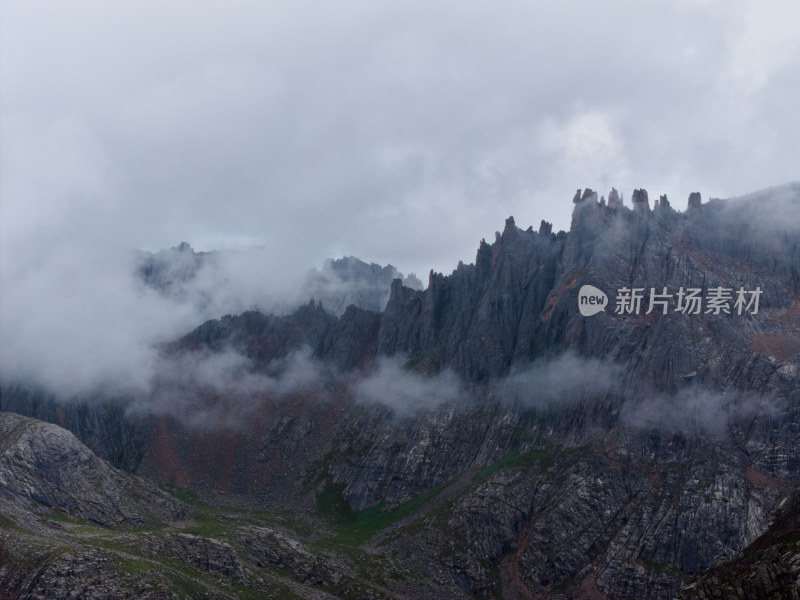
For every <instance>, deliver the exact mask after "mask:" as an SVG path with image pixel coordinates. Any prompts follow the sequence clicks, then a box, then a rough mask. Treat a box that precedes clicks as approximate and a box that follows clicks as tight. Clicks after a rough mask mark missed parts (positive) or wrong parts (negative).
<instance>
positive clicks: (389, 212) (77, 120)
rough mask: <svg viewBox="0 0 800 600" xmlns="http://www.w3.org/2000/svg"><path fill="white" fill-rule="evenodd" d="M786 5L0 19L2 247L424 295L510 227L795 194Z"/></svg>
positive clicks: (102, 13) (120, 10)
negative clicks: (427, 283) (185, 262)
mask: <svg viewBox="0 0 800 600" xmlns="http://www.w3.org/2000/svg"><path fill="white" fill-rule="evenodd" d="M798 22H800V5H798V3H797V2H795V1H793V0H787V1H783V2H780V1H766V2H765V1H758V2H743V1H738V2H737V1H733V2H731V1H728V0H725V1H713V0H710V1H688V0H683V1H679V2H670V3H664V2H642V1H635V2H634V1H629V2H620V1H611V2H602V3H599V2H560V3H553V2H550V3H544V2H532V1H529V0H526V1H524V2H509V1H505V2H494V3H488V2H482V3H478V2H463V1H459V2H439V3H430V2H414V1H410V2H408V1H404V2H379V3H376V2H347V1H346V2H337V3H328V2H319V1H316V2H310V1H306V2H293V3H291V4H289V3H276V2H263V1H258V2H242V1H233V2H226V3H224V4H219V3H210V2H199V3H198V2H150V1H144V2H135V3H134V2H107V1H104V0H103V1H99V0H98V1H67V2H49V1H48V2H43V1H37V0H33V1H26V2H5V3H4V4H3V14H2V27H3V30H2V44H3V46H2V80H1V83H2V174H3V177H2V213H3V214H2V216H3V224H2V230H1V232H2V235H3V239H4V241H5V240H9V241H12V242H13V241H15V239H16V238H17V236H24V237H28V236H30V235H31V234H32V233H33V232H40V234H41V233H45V232H46V233H49V234H50V235H54V236H56V237H58V236H60V235H64V234H74V235H92V234H94V233H95V230H96V229H102V230H103V232H105V233H103V232H101V233H100V235H101V237H104V236H106V235H107V233H108V232H109V231H111V232H113V234H112V235H110V236H108V237H110V238H111V239H112V240H116V241H117V242H121V243H126V244H128V245H131V246H136V247H144V248H148V249H157V248H161V247H168V246H171V245H174V244H176V243H177V242H178V241H180V240H188V241H190V242H191V243H193V245H195V246H196V247H199V248H201V249H210V248H212V247H220V246H232V245H233V246H237V245H238V246H241V245H248V244H251V243H254V244H266V245H268V246H271V245H273V244H274V245H276V246H277V247H280V248H283V249H284V252H287V253H291V254H295V255H296V256H297V257H298V260H299V261H300V262H302V261H303V260H305V262H306V263H314V262H319V261H320V260H321V259H322V258H324V257H326V256H335V255H341V254H356V255H358V256H360V257H363V258H365V259H370V260H376V261H381V262H387V261H390V262H392V263H394V264H396V265H397V266H398V267H399V268H400V269H401V270H404V271H417V272H421V274H422V275H423V277H424V275H425V274H426V273H427V270H428V269H429V268H430V267H434V268H436V269H437V270H443V271H446V272H449V270H451V269H452V268H453V267H454V266H455V265H456V264H457V261H458V260H459V259H462V260H465V261H471V260H472V259H473V258H474V251H475V249H476V247H477V243H478V241H479V239H480V238H481V237H491V236H492V234H493V232H494V230H495V229H500V228H502V224H503V219H504V218H505V217H507V216H508V215H509V214H513V215H514V216H515V217H516V219H517V223H518V224H520V225H524V226H527V225H528V224H533V225H534V226H537V225H538V221H539V219H541V218H545V219H548V220H551V221H554V222H555V225H556V227H557V228H567V227H568V224H569V213H570V210H571V205H570V199H571V196H572V193H573V192H574V189H575V188H577V187H583V186H590V187H593V188H595V189H598V188H599V189H600V191H601V192H603V193H605V192H606V191H607V188H609V187H610V186H611V185H615V186H616V187H617V188H618V189H621V190H623V191H624V192H625V195H626V199H627V197H628V196H629V194H630V191H631V190H632V189H633V187H634V186H636V187H639V186H644V187H646V188H647V189H648V190H649V191H650V194H651V196H653V195H654V194H659V193H667V194H669V196H670V197H671V198H672V199H673V201H674V203H675V204H676V205H677V206H678V207H679V208H681V209H682V208H683V207H684V205H685V200H686V196H687V195H688V192H689V191H692V190H700V191H702V192H703V193H704V196H706V197H708V196H709V195H713V196H723V197H724V196H728V195H735V194H739V193H745V192H748V191H752V190H754V189H758V188H760V187H765V186H769V185H773V184H778V183H783V182H785V181H788V180H791V179H796V178H797V176H798V173H797V168H796V160H795V159H796V152H795V144H796V140H797V139H798V138H800V119H798V117H797V114H796V106H798V105H800V37H798V36H797V35H796V30H795V28H794V27H795V25H796V23H798Z"/></svg>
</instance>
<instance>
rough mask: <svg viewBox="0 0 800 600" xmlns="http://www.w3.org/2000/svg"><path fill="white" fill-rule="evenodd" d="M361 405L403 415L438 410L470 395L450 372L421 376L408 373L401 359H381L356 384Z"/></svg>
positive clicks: (356, 392) (357, 397)
mask: <svg viewBox="0 0 800 600" xmlns="http://www.w3.org/2000/svg"><path fill="white" fill-rule="evenodd" d="M354 391H355V395H356V399H357V401H359V402H363V403H366V404H381V405H384V406H387V407H389V408H391V409H393V410H395V411H396V412H397V413H398V414H400V415H409V414H411V413H414V412H416V411H421V410H427V409H432V408H438V407H439V406H442V405H443V404H446V403H451V402H457V401H459V400H461V399H464V398H466V396H467V391H466V389H465V388H464V386H463V384H462V382H461V380H460V379H459V378H458V376H457V375H456V374H455V373H454V372H453V371H450V370H445V371H442V372H441V373H438V374H436V375H430V376H426V375H420V374H419V373H415V372H413V371H409V370H407V369H406V368H405V367H404V366H403V363H402V361H401V360H400V359H398V358H381V359H379V360H378V362H377V364H376V367H375V369H374V370H373V371H372V372H371V373H369V374H367V375H366V376H365V377H363V378H361V379H360V380H358V382H357V383H356V384H355V388H354Z"/></svg>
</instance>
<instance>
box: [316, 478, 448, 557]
mask: <svg viewBox="0 0 800 600" xmlns="http://www.w3.org/2000/svg"><path fill="white" fill-rule="evenodd" d="M450 483H451V482H450V481H448V482H445V483H443V484H440V485H438V486H436V487H434V488H431V489H430V490H428V491H427V492H423V493H421V494H418V495H417V496H414V497H413V498H412V499H410V500H408V501H407V502H403V503H402V504H399V505H395V506H391V505H389V504H387V503H386V502H381V503H379V504H375V505H373V506H370V507H369V508H365V509H364V510H362V511H359V512H355V511H353V509H351V508H350V505H349V504H347V501H346V500H345V499H344V496H343V495H342V492H343V491H344V487H345V486H344V484H334V483H332V482H331V481H330V480H329V481H327V482H326V484H325V488H324V489H323V490H322V492H321V493H320V494H319V495H318V496H317V510H318V511H319V513H320V515H322V516H325V517H327V518H328V519H329V520H330V521H331V522H332V523H333V524H334V525H335V526H336V530H337V533H336V536H335V541H336V542H338V543H343V544H350V545H356V546H357V545H360V544H362V543H364V542H366V541H367V540H369V539H370V538H372V537H373V536H374V535H375V534H376V533H378V532H379V531H381V530H382V529H384V528H386V527H388V526H389V525H392V524H394V523H397V522H398V521H400V520H402V519H404V518H406V517H408V516H410V515H413V514H414V513H415V512H417V511H418V510H420V509H421V508H422V507H423V506H424V505H425V504H427V503H428V502H429V501H430V500H432V499H433V498H435V497H436V496H437V495H438V494H439V493H440V492H441V491H442V490H443V489H445V488H446V487H447V486H449V485H450Z"/></svg>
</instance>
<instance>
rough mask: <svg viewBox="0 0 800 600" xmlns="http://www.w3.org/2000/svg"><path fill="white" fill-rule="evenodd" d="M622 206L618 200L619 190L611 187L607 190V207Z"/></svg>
mask: <svg viewBox="0 0 800 600" xmlns="http://www.w3.org/2000/svg"><path fill="white" fill-rule="evenodd" d="M620 206H622V202H620V198H619V192H618V191H617V188H613V187H612V188H611V191H610V192H608V208H619V207H620Z"/></svg>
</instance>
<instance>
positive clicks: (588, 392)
mask: <svg viewBox="0 0 800 600" xmlns="http://www.w3.org/2000/svg"><path fill="white" fill-rule="evenodd" d="M620 379H621V368H620V367H619V366H618V365H615V364H613V363H609V362H605V361H602V360H598V359H596V358H584V357H581V356H578V355H577V354H574V353H572V352H567V353H565V354H562V355H561V356H558V357H556V358H550V359H540V360H537V361H535V362H534V363H533V364H531V365H530V366H529V367H527V368H525V369H521V370H517V371H512V372H511V373H510V374H509V375H508V377H506V378H505V379H503V380H501V381H499V382H497V383H496V384H495V391H496V393H497V394H499V396H500V398H502V399H503V400H504V401H506V402H511V403H514V404H518V405H521V406H523V407H526V408H538V409H544V410H546V409H550V408H556V407H560V406H565V405H567V406H568V405H573V404H576V403H578V402H580V401H582V400H588V399H601V398H603V397H605V396H606V395H607V394H608V393H610V392H611V391H613V390H614V389H615V388H617V386H618V384H619V382H620Z"/></svg>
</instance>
